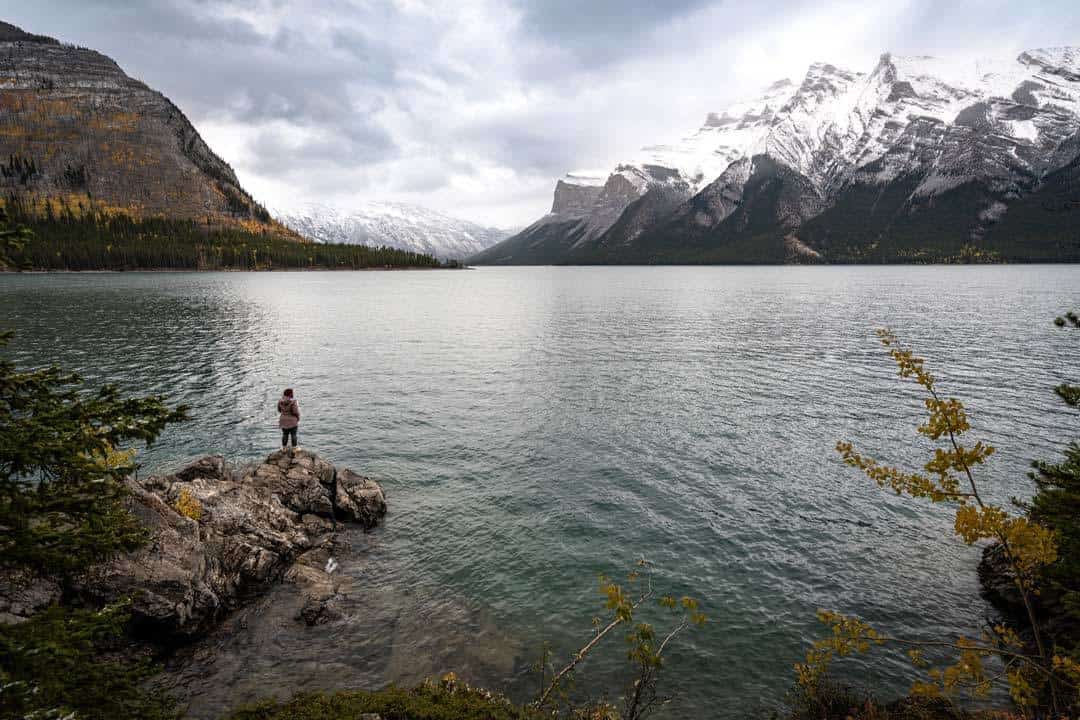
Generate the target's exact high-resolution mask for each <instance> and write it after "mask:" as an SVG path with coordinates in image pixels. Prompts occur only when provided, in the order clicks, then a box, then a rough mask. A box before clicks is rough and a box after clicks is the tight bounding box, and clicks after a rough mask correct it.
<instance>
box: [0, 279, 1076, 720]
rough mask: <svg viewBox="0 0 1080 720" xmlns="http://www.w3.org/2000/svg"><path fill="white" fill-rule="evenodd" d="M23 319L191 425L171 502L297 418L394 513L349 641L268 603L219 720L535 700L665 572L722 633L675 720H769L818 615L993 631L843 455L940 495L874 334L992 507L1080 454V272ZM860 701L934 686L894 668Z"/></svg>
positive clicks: (270, 298)
mask: <svg viewBox="0 0 1080 720" xmlns="http://www.w3.org/2000/svg"><path fill="white" fill-rule="evenodd" d="M0 300H2V302H3V307H4V308H5V310H6V314H7V323H6V325H7V326H9V327H11V328H13V329H15V330H16V331H17V336H16V338H15V340H14V342H13V343H12V345H11V346H10V347H9V348H8V350H7V355H8V356H10V357H12V358H13V359H15V360H16V361H17V362H18V363H20V364H23V365H42V364H48V363H58V364H60V365H62V366H64V367H67V368H69V369H74V370H77V371H79V372H80V373H82V374H83V375H84V376H85V377H86V378H87V379H88V380H89V381H91V382H94V383H98V382H104V381H110V382H118V383H120V384H121V385H123V386H124V387H125V388H126V389H128V390H130V391H132V392H136V393H142V394H146V393H164V394H166V395H168V396H169V397H170V398H171V399H173V400H175V401H177V402H184V403H188V404H190V405H191V406H192V414H193V416H194V420H193V421H192V422H190V423H187V424H184V425H181V426H177V427H173V428H170V429H169V430H168V431H167V432H166V434H165V435H164V436H163V437H162V439H161V441H160V443H159V444H158V445H156V446H154V447H153V448H151V449H150V450H149V451H146V452H143V453H142V454H141V455H140V461H141V462H142V464H143V469H142V472H144V473H145V472H155V471H164V470H169V469H174V468H176V467H177V466H178V464H179V463H181V462H183V461H185V460H187V459H190V458H192V457H194V456H197V455H200V454H207V453H211V452H220V453H223V454H225V455H226V456H227V457H228V458H229V459H231V460H235V461H240V460H246V459H251V458H257V457H259V456H263V455H265V454H267V453H268V452H270V451H271V450H273V449H274V447H275V446H276V444H277V443H278V442H279V436H278V432H277V430H276V426H275V420H276V415H275V410H274V405H275V402H276V400H277V398H278V396H279V395H280V392H281V389H282V388H284V387H286V386H291V387H294V388H296V392H297V397H298V399H299V401H300V404H301V408H302V413H303V422H302V424H301V427H300V440H301V444H302V445H303V446H304V447H306V448H309V449H312V450H315V451H316V452H318V453H320V454H321V455H323V456H325V457H327V458H328V459H330V460H331V461H333V462H334V463H335V464H337V465H338V467H343V466H347V467H350V468H352V469H353V470H356V471H359V472H362V473H364V474H367V475H370V476H372V477H375V478H377V479H378V480H379V481H380V482H381V483H382V484H383V486H384V488H385V489H386V492H387V496H388V502H389V505H390V514H389V515H388V516H387V518H386V521H385V525H384V526H382V527H380V528H379V529H378V530H376V531H375V532H374V533H372V534H370V535H363V534H362V533H359V532H354V533H352V535H351V536H350V537H351V540H352V544H353V550H352V552H351V553H350V556H349V557H343V558H340V564H341V570H340V571H339V572H342V573H345V574H347V575H349V576H350V577H352V578H353V579H354V584H353V591H352V592H351V593H350V596H349V598H348V599H347V602H346V608H347V609H348V615H347V617H346V618H345V619H343V620H340V621H337V622H334V623H331V624H329V625H323V626H317V627H311V628H309V627H306V626H304V625H303V624H301V623H297V622H295V621H294V620H293V619H292V618H291V617H285V616H284V614H283V613H282V612H280V611H278V612H275V610H274V609H273V608H274V603H273V600H274V598H275V596H276V594H280V593H281V592H284V591H283V590H280V589H279V590H276V591H274V593H271V595H270V597H269V599H268V600H267V601H264V602H263V603H260V604H257V605H256V606H255V607H253V608H252V609H250V610H249V611H247V613H248V614H247V615H246V616H245V617H244V618H243V622H236V623H232V624H230V625H229V626H228V627H227V631H223V632H222V633H221V634H220V635H219V636H217V637H215V638H213V639H212V641H211V642H209V643H207V644H204V645H203V646H202V647H200V648H197V649H196V651H195V652H194V655H193V657H192V658H190V659H188V660H186V661H185V662H184V663H179V664H178V665H177V667H176V669H175V676H174V677H175V685H176V687H177V688H178V689H179V691H180V692H181V693H183V694H186V695H190V696H193V699H192V706H191V707H192V712H193V714H194V715H196V716H198V717H214V716H215V715H216V713H218V712H219V711H220V710H221V709H222V708H223V706H225V705H226V704H228V703H232V702H235V703H239V702H244V701H249V700H251V699H253V698H255V697H259V696H263V695H271V694H279V695H281V694H288V693H290V692H291V691H293V690H299V689H314V688H337V687H357V686H359V687H373V686H381V685H383V684H385V683H387V682H402V683H412V682H416V681H419V680H420V679H422V678H423V677H425V676H430V675H438V674H441V673H443V672H445V671H449V670H453V671H455V672H456V673H457V674H458V676H459V677H461V678H463V679H465V680H468V681H469V682H472V683H477V684H482V685H485V686H488V687H491V688H492V689H496V690H501V691H504V692H507V693H509V694H511V695H512V696H514V697H516V698H519V699H522V698H525V697H527V696H528V695H529V693H533V692H535V688H536V685H537V679H536V676H535V674H534V673H533V672H532V670H531V669H530V667H531V664H532V663H533V662H535V660H536V659H537V657H538V656H539V653H540V648H541V645H542V643H543V642H544V641H548V642H550V643H551V645H552V647H553V649H554V650H555V652H556V654H557V657H559V658H564V657H566V656H568V655H569V654H570V653H571V652H572V651H574V650H576V649H577V647H579V646H580V645H581V644H583V643H584V642H585V641H586V640H587V639H588V637H589V634H590V632H591V631H592V625H591V620H592V618H593V617H594V616H596V615H598V614H600V612H601V601H602V598H601V596H600V595H599V594H598V592H597V576H598V575H599V574H601V573H603V574H607V575H611V576H616V575H621V574H624V573H625V572H626V571H628V570H629V569H631V568H632V566H633V564H634V562H635V561H636V560H637V559H638V558H641V557H644V558H647V559H648V560H649V561H650V562H651V563H653V566H654V571H653V584H654V586H655V587H656V588H657V589H658V590H661V591H664V592H672V593H676V594H680V595H681V594H690V595H693V596H695V597H698V598H700V599H701V601H702V604H703V607H704V610H705V612H706V613H707V614H708V616H709V618H710V622H709V624H708V625H707V626H706V627H705V628H703V629H702V630H700V631H697V632H694V633H689V634H686V635H684V636H681V637H680V639H679V640H678V642H677V645H676V647H675V649H674V650H673V651H672V654H671V656H670V659H669V662H668V664H667V666H666V669H665V674H666V680H665V681H664V685H663V686H664V689H666V690H668V691H670V692H671V693H672V694H673V695H674V696H675V700H674V701H673V703H672V706H671V714H672V715H678V714H679V713H681V712H687V713H689V714H690V715H693V716H701V715H709V716H717V717H743V716H746V715H747V714H748V712H750V711H752V710H753V709H754V708H758V707H768V706H770V705H774V704H775V703H776V702H777V701H778V700H779V698H780V697H781V696H782V694H783V692H784V691H785V690H786V689H788V688H789V687H790V686H791V683H792V679H793V672H792V664H793V663H795V662H797V661H799V660H800V659H801V658H802V654H803V652H804V651H805V648H806V644H807V643H808V642H809V641H810V640H811V639H813V638H814V637H816V636H817V635H818V634H819V633H820V626H818V624H817V623H816V621H815V619H814V611H815V610H816V609H817V608H819V607H825V608H832V609H837V610H841V611H845V612H849V613H855V614H858V615H860V616H862V617H863V618H864V619H866V620H868V621H870V622H871V623H873V624H875V625H877V626H878V627H879V628H880V629H882V630H887V631H889V632H892V633H895V634H906V635H949V634H955V633H968V634H971V633H977V632H978V630H979V628H980V626H981V624H982V622H983V618H984V617H985V616H986V614H987V613H988V612H990V610H989V608H988V606H987V605H986V603H985V602H984V601H983V600H982V599H981V598H980V596H979V594H978V581H977V578H976V573H975V568H976V563H977V560H978V556H979V550H978V548H969V547H965V546H963V545H962V544H961V543H960V542H959V541H958V540H957V539H955V538H954V537H953V536H952V532H951V515H950V513H949V511H948V509H947V508H941V507H934V506H931V505H929V504H927V503H924V502H916V501H912V500H909V499H904V498H898V497H896V496H895V495H892V494H890V493H887V492H885V491H883V490H881V489H879V488H877V487H876V486H874V485H872V483H870V481H868V480H867V479H866V478H864V477H862V476H861V475H859V474H858V473H856V472H855V471H854V470H852V469H850V468H846V467H845V466H844V465H843V464H842V463H841V462H840V461H839V460H838V458H837V455H836V452H835V450H834V445H835V443H836V441H837V440H838V439H850V440H853V441H855V442H856V444H857V445H858V446H860V447H861V448H863V449H864V450H866V451H867V452H869V453H871V454H874V455H876V456H878V457H880V458H882V459H884V460H889V461H892V462H897V463H908V464H913V465H914V464H918V465H921V463H922V462H925V457H926V454H927V450H928V447H929V444H928V443H927V442H926V441H924V440H922V439H920V438H919V437H918V436H917V435H916V433H915V426H916V424H918V421H919V419H920V417H921V414H922V405H921V398H920V396H919V395H918V393H917V392H916V391H915V390H916V389H915V388H914V387H912V386H911V385H910V384H909V383H904V382H901V381H900V380H899V379H898V378H897V377H896V372H895V368H894V366H893V365H892V361H891V360H890V359H889V358H888V356H887V355H886V353H885V351H884V349H883V348H882V347H881V346H880V344H879V343H878V341H877V340H876V338H875V335H874V330H875V328H878V327H881V326H884V325H888V326H889V327H891V328H893V329H894V330H895V331H896V332H897V333H898V334H899V335H900V336H901V338H902V339H903V340H904V341H905V342H907V343H908V344H910V345H911V346H913V347H914V348H916V349H917V350H918V351H919V353H920V354H922V355H924V356H925V357H927V359H928V363H929V368H930V369H931V370H932V371H933V372H934V373H935V375H936V376H937V377H938V378H939V385H940V388H941V389H942V390H943V391H945V392H947V393H949V394H952V395H955V396H958V397H960V398H962V399H964V400H965V401H966V402H967V403H968V406H969V410H970V414H971V419H972V425H973V438H979V439H984V440H987V441H989V442H991V443H992V444H994V445H995V446H997V447H998V449H999V453H998V454H997V455H995V456H994V457H993V459H992V462H991V463H990V465H989V466H988V467H987V468H986V469H985V470H984V471H981V472H980V476H981V478H982V480H983V482H984V484H985V485H986V487H987V488H988V489H989V490H988V494H989V495H991V496H992V497H994V498H995V499H998V500H1002V501H1004V500H1007V499H1008V498H1009V497H1010V496H1013V495H1017V496H1021V497H1022V496H1025V495H1028V494H1030V492H1031V484H1030V482H1029V481H1028V480H1027V479H1026V477H1025V472H1026V470H1027V466H1028V463H1029V462H1030V461H1031V460H1032V459H1036V458H1045V459H1052V458H1055V457H1057V455H1058V453H1059V452H1060V449H1061V447H1062V446H1063V445H1064V443H1065V441H1066V440H1068V439H1071V438H1075V437H1077V431H1078V429H1080V423H1078V421H1077V417H1076V414H1075V413H1072V412H1068V411H1067V410H1066V409H1065V408H1064V406H1063V405H1062V404H1061V403H1059V402H1057V401H1056V398H1055V397H1054V396H1053V394H1052V387H1053V386H1054V385H1056V384H1057V383H1059V382H1062V381H1063V380H1068V379H1072V380H1077V379H1080V372H1078V371H1077V367H1076V363H1075V362H1074V358H1075V351H1076V347H1077V336H1076V335H1075V333H1070V332H1068V331H1066V330H1060V329H1058V328H1055V327H1054V326H1053V324H1052V320H1053V318H1054V317H1055V316H1056V315H1058V314H1061V313H1062V312H1063V311H1065V310H1067V309H1071V308H1077V307H1078V306H1080V267H1078V266H1017V267H1007V266H979V267H974V266H972V267H944V266H939V267H865V266H863V267H738V268H731V267H703V268H690V267H669V268H637V267H589V268H569V267H567V268H481V269H477V270H472V271H444V272H360V273H272V274H240V273H226V274H170V273H120V274H88V275H78V274H55V275H10V274H6V275H3V276H2V277H0ZM654 615H655V614H654ZM655 617H657V618H659V619H660V620H662V619H663V618H662V616H660V615H655ZM625 664H626V661H625V647H624V644H623V640H622V635H621V633H616V637H613V638H612V640H611V641H610V642H609V644H608V645H607V646H606V648H605V649H604V650H603V651H602V652H599V653H597V655H596V656H595V657H592V658H591V659H590V660H589V661H587V662H586V663H584V664H583V666H582V668H581V673H580V675H579V687H581V688H583V690H586V691H589V692H592V693H598V692H601V691H604V690H607V691H608V692H609V694H614V693H617V692H618V691H619V689H620V688H619V680H620V679H621V678H622V677H623V676H622V675H621V674H620V673H621V671H622V670H623V669H624V665H625ZM840 670H841V672H842V674H843V675H844V676H845V677H846V678H848V679H849V680H851V681H853V682H855V683H856V684H859V685H870V686H875V687H879V688H880V687H882V686H884V687H885V688H887V689H889V690H895V691H897V692H899V691H902V690H904V689H905V688H906V687H907V685H908V684H909V683H910V680H911V678H912V675H911V673H910V670H909V669H908V667H907V665H906V664H905V663H904V662H902V661H901V660H899V659H895V658H891V657H889V656H885V655H876V656H872V657H871V659H870V660H865V661H864V660H855V661H851V662H845V663H844V664H843V665H841V666H840Z"/></svg>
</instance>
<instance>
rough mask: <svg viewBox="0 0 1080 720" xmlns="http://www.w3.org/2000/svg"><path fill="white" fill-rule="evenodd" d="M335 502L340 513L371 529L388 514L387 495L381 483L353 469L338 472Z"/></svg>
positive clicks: (347, 518)
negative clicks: (358, 473)
mask: <svg viewBox="0 0 1080 720" xmlns="http://www.w3.org/2000/svg"><path fill="white" fill-rule="evenodd" d="M334 502H335V503H336V505H337V510H338V515H339V516H341V517H343V518H344V519H346V520H351V521H352V522H358V523H360V524H361V525H363V526H364V528H365V529H367V530H370V529H371V528H373V527H375V525H376V524H378V522H379V520H380V519H381V518H382V516H383V515H385V514H386V495H385V494H384V493H383V489H382V487H381V486H380V485H379V483H377V482H375V481H374V480H372V479H371V478H366V477H364V476H363V475H357V474H356V473H354V472H353V471H352V470H341V471H340V472H338V474H337V485H336V487H335V495H334Z"/></svg>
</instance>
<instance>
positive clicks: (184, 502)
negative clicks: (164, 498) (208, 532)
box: [173, 489, 203, 522]
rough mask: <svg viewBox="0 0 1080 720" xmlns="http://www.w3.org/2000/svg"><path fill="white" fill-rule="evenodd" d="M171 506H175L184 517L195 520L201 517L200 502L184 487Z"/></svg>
mask: <svg viewBox="0 0 1080 720" xmlns="http://www.w3.org/2000/svg"><path fill="white" fill-rule="evenodd" d="M173 507H175V508H176V511H177V512H178V513H180V514H181V515H183V516H184V517H189V518H191V519H192V520H195V521H196V522H198V521H199V519H200V518H202V514H203V507H202V503H200V502H199V499H198V498H196V497H195V496H194V495H192V494H191V492H190V491H188V490H186V489H185V490H181V491H180V497H178V498H177V499H176V504H175V505H174V506H173Z"/></svg>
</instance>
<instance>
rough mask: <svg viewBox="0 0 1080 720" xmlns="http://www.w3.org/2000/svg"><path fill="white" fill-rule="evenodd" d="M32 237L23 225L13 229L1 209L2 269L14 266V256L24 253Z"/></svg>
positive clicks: (0, 246) (0, 252) (0, 251)
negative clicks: (27, 242)
mask: <svg viewBox="0 0 1080 720" xmlns="http://www.w3.org/2000/svg"><path fill="white" fill-rule="evenodd" d="M30 235H31V233H30V230H29V229H28V228H26V227H25V226H23V225H16V226H15V227H11V226H10V225H9V223H8V216H7V213H6V212H5V211H4V208H0V269H3V268H8V267H11V266H12V265H13V264H14V262H13V261H12V259H11V258H12V256H13V255H18V254H20V253H22V251H23V250H24V249H25V247H26V241H27V240H28V239H29V238H30Z"/></svg>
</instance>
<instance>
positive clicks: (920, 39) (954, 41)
mask: <svg viewBox="0 0 1080 720" xmlns="http://www.w3.org/2000/svg"><path fill="white" fill-rule="evenodd" d="M0 17H2V18H3V19H5V20H8V21H11V22H14V23H16V24H18V25H21V26H23V27H24V28H26V29H27V30H29V31H32V32H38V33H45V34H49V35H53V36H56V37H59V38H60V39H62V40H65V41H68V42H74V43H77V44H79V45H84V46H88V47H93V48H95V49H98V50H100V51H102V52H104V53H106V54H108V55H110V56H111V57H113V58H114V59H116V60H117V61H118V62H119V63H120V64H121V66H122V67H123V68H124V69H125V70H126V71H127V72H128V73H129V74H131V75H132V76H134V77H138V78H139V79H142V80H144V81H145V82H147V83H148V84H149V85H151V86H152V87H154V88H156V89H158V90H161V91H162V92H163V93H165V94H166V95H167V96H169V97H170V98H171V99H172V100H173V101H174V102H176V103H177V104H178V105H179V106H180V107H181V108H182V109H183V110H184V111H185V113H187V115H188V116H189V117H190V118H191V119H192V121H193V122H194V123H195V124H196V126H197V127H199V129H200V131H202V133H203V134H204V136H205V137H206V139H207V140H208V141H209V142H210V143H211V145H212V146H213V147H214V149H215V150H216V151H218V152H219V153H220V154H221V155H222V156H223V157H225V159H226V160H228V161H229V162H230V163H231V164H232V165H233V166H234V167H235V168H236V169H237V172H238V174H239V175H240V178H241V180H242V181H243V182H244V183H245V185H247V186H248V187H249V189H251V190H252V191H253V192H254V193H255V194H256V195H258V196H260V197H261V198H262V199H264V200H265V201H266V202H268V203H270V204H271V205H287V204H288V203H289V202H294V201H297V200H323V201H330V202H341V203H348V202H350V201H352V200H356V199H360V198H386V199H396V200H404V201H411V202H419V203H422V204H429V205H432V206H434V207H436V208H437V209H440V210H443V211H448V212H451V213H453V214H461V215H464V216H469V215H472V216H474V218H475V219H479V220H483V221H488V222H496V223H501V224H507V225H509V224H517V225H521V224H525V223H527V222H529V221H531V220H532V219H533V216H535V215H538V214H540V213H542V212H544V211H545V210H546V209H547V207H548V205H549V204H550V192H551V188H552V186H553V184H554V179H555V177H557V176H558V175H560V174H561V173H563V172H565V171H566V170H569V169H573V168H575V167H599V168H604V167H611V166H612V165H613V164H614V163H615V162H616V161H618V160H619V159H621V158H625V157H626V156H627V155H629V154H631V153H633V152H634V151H635V150H636V148H638V147H639V146H641V145H644V144H652V143H656V142H664V141H667V140H672V139H674V138H675V137H677V136H678V135H679V134H682V133H685V132H688V131H690V130H692V129H693V128H694V127H695V126H696V125H697V124H698V123H699V122H700V121H701V119H702V118H703V117H704V116H705V113H706V112H708V111H710V110H717V109H722V108H723V107H724V105H725V104H726V103H728V102H730V101H733V100H735V99H737V98H739V97H741V96H743V95H745V94H747V93H751V92H755V91H756V90H757V89H758V88H760V87H762V86H764V85H766V84H768V83H769V82H771V81H772V80H774V79H776V78H778V77H784V76H793V77H798V76H799V75H801V74H802V73H803V72H804V71H805V67H806V65H807V64H808V63H809V62H811V61H814V60H828V61H832V62H835V63H837V64H840V65H847V66H850V67H855V68H857V69H868V67H869V66H871V65H872V64H873V62H874V61H875V59H876V58H877V56H878V55H879V54H880V53H881V52H883V51H885V50H892V51H896V52H900V53H905V52H959V53H964V52H988V51H1000V50H1001V49H1002V48H1020V47H1024V46H1037V45H1049V44H1067V43H1075V42H1076V38H1077V37H1080V8H1078V7H1077V6H1076V4H1075V3H1073V2H1066V1H1064V0H1044V1H1042V2H1031V3H1026V4H1024V5H1023V6H1022V7H1021V6H1019V4H1017V3H1009V2H1004V1H1003V0H990V1H989V2H983V1H979V2H976V0H961V1H960V2H954V3H949V4H942V3H937V2H933V1H932V0H887V2H876V3H875V2H863V1H856V0H825V1H824V2H816V3H811V2H806V1H804V0H784V1H782V2H777V3H760V4H756V3H734V2H730V1H728V2H724V1H722V0H671V1H670V2H655V1H654V0H590V1H588V2H582V1H581V0H573V1H571V0H513V1H512V2H509V3H507V2H504V1H501V0H456V2H453V3H450V2H440V1H438V0H363V1H362V2H361V1H359V0H308V1H307V2H303V3H301V2H298V1H290V0H35V2H32V3H28V2H25V1H24V0H0Z"/></svg>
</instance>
